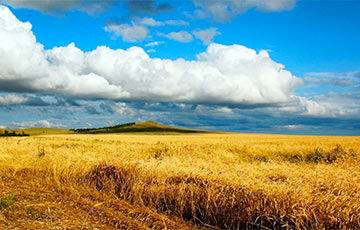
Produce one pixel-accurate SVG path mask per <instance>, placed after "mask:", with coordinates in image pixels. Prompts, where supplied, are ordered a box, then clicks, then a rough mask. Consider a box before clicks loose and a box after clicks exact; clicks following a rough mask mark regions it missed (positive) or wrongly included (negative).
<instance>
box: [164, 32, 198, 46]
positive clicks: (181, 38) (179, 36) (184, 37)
mask: <svg viewBox="0 0 360 230" xmlns="http://www.w3.org/2000/svg"><path fill="white" fill-rule="evenodd" d="M165 37H167V38H169V39H172V40H175V41H178V42H183V43H187V42H191V41H192V40H193V36H192V35H191V34H190V33H189V32H186V31H183V30H182V31H178V32H171V33H168V34H166V35H165Z"/></svg>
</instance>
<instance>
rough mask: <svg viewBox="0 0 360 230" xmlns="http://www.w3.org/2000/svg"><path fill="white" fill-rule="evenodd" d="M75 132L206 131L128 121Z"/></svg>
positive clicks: (151, 122) (75, 130)
mask: <svg viewBox="0 0 360 230" xmlns="http://www.w3.org/2000/svg"><path fill="white" fill-rule="evenodd" d="M71 131H74V132H75V133H83V134H86V133H87V134H95V133H140V132H144V133H205V132H206V131H201V130H192V129H184V128H178V127H173V126H167V125H162V124H159V123H156V122H153V121H145V122H139V123H127V124H122V125H115V126H110V127H103V128H93V129H74V130H71Z"/></svg>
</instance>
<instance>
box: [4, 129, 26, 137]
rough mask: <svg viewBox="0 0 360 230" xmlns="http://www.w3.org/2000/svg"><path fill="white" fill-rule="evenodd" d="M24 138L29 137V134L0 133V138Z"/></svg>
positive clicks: (5, 131)
mask: <svg viewBox="0 0 360 230" xmlns="http://www.w3.org/2000/svg"><path fill="white" fill-rule="evenodd" d="M24 136H30V135H29V134H27V133H25V132H24V131H22V132H15V131H9V130H4V133H0V137H24Z"/></svg>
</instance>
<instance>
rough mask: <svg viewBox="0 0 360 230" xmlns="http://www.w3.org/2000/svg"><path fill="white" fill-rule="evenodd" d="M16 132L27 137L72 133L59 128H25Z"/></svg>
mask: <svg viewBox="0 0 360 230" xmlns="http://www.w3.org/2000/svg"><path fill="white" fill-rule="evenodd" d="M16 132H24V133H26V134H29V135H52V134H71V133H73V132H72V131H70V130H69V129H59V128H26V129H18V130H16Z"/></svg>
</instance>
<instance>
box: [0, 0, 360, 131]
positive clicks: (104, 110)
mask: <svg viewBox="0 0 360 230" xmlns="http://www.w3.org/2000/svg"><path fill="white" fill-rule="evenodd" d="M358 12H360V1H355V0H354V1H335V0H323V1H320V0H319V1H311V0H298V1H296V0H228V1H218V0H212V1H205V0H188V1H175V0H173V1H157V0H122V1H118V0H108V1H85V0H69V1H61V0H56V1H51V0H38V1H31V0H30V1H29V0H0V128H24V127H67V128H81V127H84V128H85V127H86V128H87V127H103V126H108V125H115V124H119V123H126V122H133V121H142V120H154V121H157V122H161V123H165V124H169V125H177V126H181V127H189V128H198V129H209V130H226V131H240V132H259V133H289V134H314V135H360V116H359V115H360V43H359V42H360V29H359V28H360V14H359V13H358Z"/></svg>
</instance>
